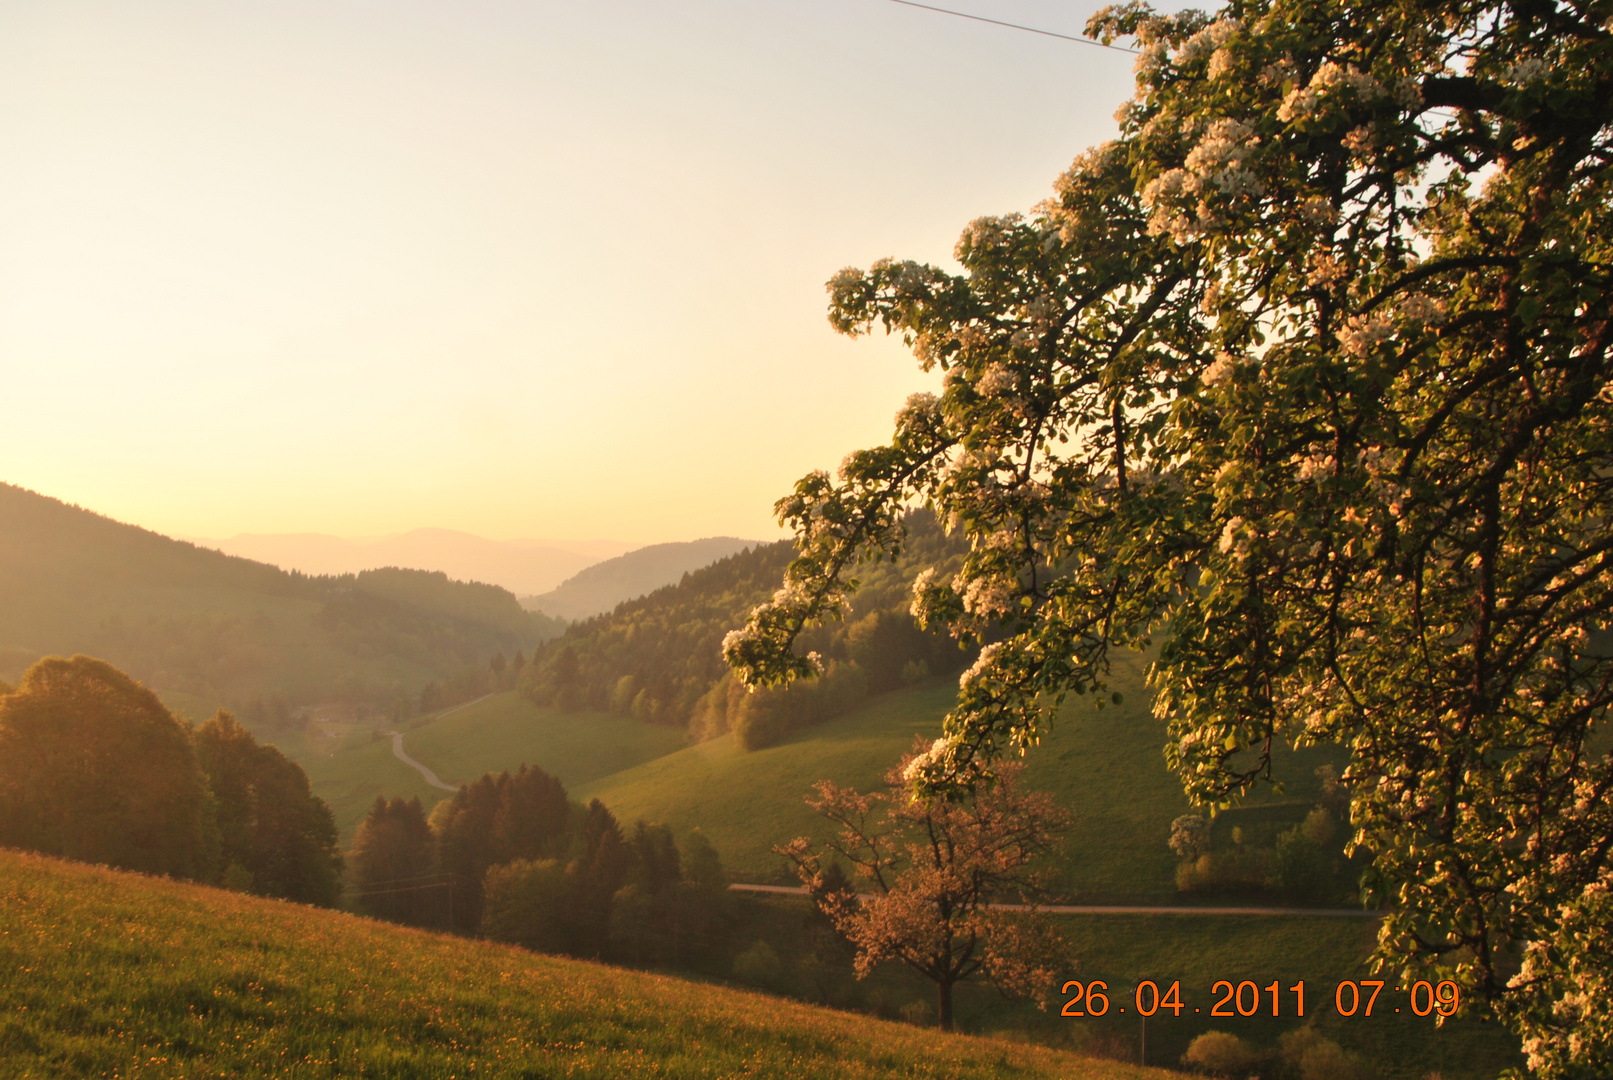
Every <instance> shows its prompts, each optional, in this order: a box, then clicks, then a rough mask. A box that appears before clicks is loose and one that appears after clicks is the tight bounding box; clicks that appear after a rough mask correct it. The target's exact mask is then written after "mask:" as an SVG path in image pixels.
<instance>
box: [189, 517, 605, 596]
mask: <svg viewBox="0 0 1613 1080" xmlns="http://www.w3.org/2000/svg"><path fill="white" fill-rule="evenodd" d="M191 539H193V541H194V542H195V543H196V544H198V545H200V546H203V547H210V548H216V549H217V550H219V551H222V552H224V553H225V554H228V555H239V556H242V557H244V558H248V559H252V560H254V561H256V562H263V563H269V564H271V565H273V566H278V567H280V568H282V569H284V570H296V571H299V572H301V573H304V574H313V575H320V574H356V573H358V572H360V571H363V570H376V569H380V568H381V567H386V566H397V567H403V568H406V569H410V570H441V571H442V572H443V573H445V574H447V575H448V576H449V577H451V578H453V579H455V580H457V581H482V582H486V583H488V584H490V585H498V586H500V587H501V588H505V589H508V590H509V591H510V592H512V593H514V594H515V595H516V596H525V595H529V594H532V593H541V592H545V591H547V590H550V589H553V588H555V587H556V586H557V585H559V584H560V583H561V582H563V581H565V580H566V579H567V578H569V577H571V576H572V575H574V574H576V573H577V572H578V571H580V570H582V569H583V568H584V567H587V566H591V565H593V564H595V563H597V562H599V560H601V559H608V558H610V557H612V556H615V555H620V554H622V553H623V552H625V551H627V550H629V549H630V548H631V547H632V545H631V544H627V543H623V542H621V541H617V540H585V541H564V540H488V539H486V538H485V537H481V536H475V535H473V534H471V533H466V532H459V531H457V530H454V529H413V530H411V531H409V532H406V533H399V534H397V535H394V536H383V537H380V538H378V539H370V540H350V539H344V538H342V537H339V536H328V535H325V534H323V533H241V534H238V535H236V536H231V537H228V538H226V539H223V540H206V539H200V538H191Z"/></svg>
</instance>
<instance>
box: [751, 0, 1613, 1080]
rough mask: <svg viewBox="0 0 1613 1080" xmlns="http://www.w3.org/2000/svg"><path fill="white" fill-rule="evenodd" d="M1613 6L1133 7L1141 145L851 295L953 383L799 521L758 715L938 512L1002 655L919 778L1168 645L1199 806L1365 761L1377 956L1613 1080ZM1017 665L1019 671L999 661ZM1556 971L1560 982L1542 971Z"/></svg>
mask: <svg viewBox="0 0 1613 1080" xmlns="http://www.w3.org/2000/svg"><path fill="white" fill-rule="evenodd" d="M1610 15H1613V7H1610V6H1609V4H1608V3H1607V2H1606V0H1596V2H1581V0H1543V2H1535V0H1529V2H1509V3H1501V2H1496V0H1472V2H1457V0H1426V2H1421V3H1413V2H1411V0H1362V2H1358V3H1352V4H1348V5H1316V4H1310V3H1301V2H1297V0H1233V2H1231V3H1229V4H1228V5H1227V6H1226V7H1225V8H1224V9H1222V12H1221V14H1220V17H1218V18H1214V19H1212V18H1211V17H1210V16H1207V15H1204V14H1201V13H1197V12H1191V11H1189V12H1184V13H1180V14H1176V15H1170V16H1164V15H1158V14H1156V13H1154V12H1152V11H1151V10H1150V9H1148V8H1147V7H1146V6H1143V5H1140V4H1131V5H1126V6H1123V7H1117V8H1111V9H1108V10H1106V11H1104V12H1102V13H1100V14H1099V15H1098V16H1096V17H1095V18H1094V20H1093V21H1092V23H1091V24H1090V26H1089V31H1090V32H1091V33H1093V34H1094V35H1096V36H1099V37H1101V38H1102V39H1104V40H1106V41H1107V40H1113V39H1115V38H1117V37H1125V36H1129V37H1130V38H1133V39H1134V40H1136V41H1137V42H1138V43H1139V44H1140V46H1141V48H1142V52H1141V55H1140V57H1139V64H1138V70H1137V84H1136V85H1137V89H1136V94H1135V96H1134V97H1133V98H1132V100H1131V101H1129V102H1128V103H1127V104H1126V105H1125V106H1123V107H1122V109H1121V112H1120V114H1119V117H1118V118H1119V121H1120V125H1121V134H1120V137H1119V139H1118V140H1117V141H1114V142H1111V143H1108V144H1106V145H1104V146H1100V147H1098V148H1096V149H1094V150H1091V151H1090V152H1088V153H1086V154H1085V155H1083V156H1082V157H1080V158H1079V159H1078V160H1077V161H1076V162H1075V164H1074V166H1073V167H1072V168H1071V169H1070V170H1069V171H1068V172H1067V173H1066V174H1065V175H1064V176H1063V177H1062V178H1060V180H1059V181H1058V183H1057V185H1056V189H1055V193H1054V195H1053V197H1052V198H1050V199H1049V200H1048V201H1047V202H1045V203H1044V204H1043V205H1041V206H1040V207H1038V208H1037V210H1036V211H1035V212H1034V213H1033V214H1032V215H1030V216H1029V217H1020V216H1010V217H1006V218H990V219H982V220H980V221H976V222H975V223H974V224H972V225H970V226H969V228H968V229H967V230H965V232H964V234H963V236H962V238H961V239H960V240H959V242H958V246H957V258H958V261H959V262H960V263H961V264H962V267H963V271H962V273H961V274H950V273H947V272H944V271H942V270H939V269H936V268H933V267H929V266H924V265H919V264H915V263H911V262H893V261H884V262H879V263H876V264H874V265H873V266H872V267H870V268H869V269H867V270H855V269H849V270H845V271H842V272H841V273H839V274H837V275H836V276H835V277H834V279H833V280H832V281H831V282H830V292H831V297H832V300H831V309H830V311H831V313H830V319H831V322H832V323H833V324H834V325H835V327H836V328H837V329H839V330H841V331H842V332H845V333H848V334H857V333H863V332H866V331H868V330H870V329H871V328H872V327H873V326H874V325H875V324H876V323H877V324H880V325H882V326H883V327H884V328H885V329H886V330H887V331H894V332H897V333H900V334H902V335H903V336H904V337H905V338H906V340H907V341H908V342H909V343H910V344H911V345H912V347H913V349H914V352H915V355H916V356H917V358H918V360H919V362H920V364H921V366H923V367H924V368H926V369H931V368H935V367H939V368H941V369H942V370H944V372H945V381H944V389H943V391H942V393H941V394H940V395H939V396H932V395H917V396H915V397H913V398H912V399H911V400H910V401H909V402H908V404H907V406H906V408H904V409H903V410H902V412H901V413H900V414H899V415H898V416H897V419H896V430H895V434H894V437H893V438H892V440H891V442H890V444H889V445H887V446H883V447H879V448H876V449H872V450H864V451H860V452H858V453H854V454H852V455H850V456H849V457H848V458H847V459H846V460H845V462H844V463H843V464H842V465H841V467H840V471H839V474H838V476H837V477H833V478H832V477H830V476H829V475H827V474H825V473H813V474H811V475H809V476H807V477H805V478H804V479H802V480H801V481H800V482H799V483H798V484H797V485H796V488H795V491H794V493H793V494H791V495H790V496H789V497H787V498H785V499H783V500H781V501H780V503H779V504H778V512H779V516H780V519H781V521H783V522H785V523H786V524H788V525H789V526H791V527H793V528H794V529H795V531H796V534H797V537H798V542H799V545H800V554H799V557H798V559H797V560H796V561H795V563H794V564H793V565H792V566H791V567H790V568H789V570H788V572H787V574H786V578H785V583H784V587H783V588H782V589H781V590H780V591H779V593H778V594H777V595H776V596H775V597H774V599H773V600H772V601H771V602H770V603H768V604H765V605H763V606H762V607H761V608H759V609H757V611H756V612H755V613H754V614H753V615H752V617H751V619H750V620H749V622H748V624H747V625H746V627H745V628H744V629H743V630H741V631H737V632H735V633H734V634H732V635H730V637H729V639H728V640H727V641H726V642H725V646H724V648H725V655H726V656H727V658H728V660H729V662H730V663H731V664H732V665H734V667H735V668H736V669H737V670H738V671H739V672H740V673H741V676H742V677H743V678H744V679H745V680H747V681H748V682H750V683H752V684H766V683H777V682H784V681H788V680H791V679H793V678H797V677H801V676H806V675H810V674H811V673H812V670H813V663H812V660H811V658H809V657H803V656H799V655H797V653H796V652H795V650H794V649H793V647H792V646H793V642H794V640H795V638H796V636H797V634H798V633H799V632H800V631H801V630H802V629H803V628H804V627H805V626H808V625H810V624H812V623H814V622H816V621H820V620H823V619H826V618H832V617H834V616H835V615H836V614H837V613H839V612H840V611H842V610H843V609H844V606H845V603H846V598H847V596H848V595H849V590H850V589H852V588H854V587H855V580H854V578H853V577H852V574H853V573H854V571H855V567H856V566H857V564H858V563H859V561H861V560H865V559H869V558H878V557H883V556H885V555H888V554H889V553H891V552H893V551H895V550H897V549H898V548H900V546H901V544H902V538H903V528H902V517H903V513H904V510H905V509H906V508H907V507H909V506H912V505H915V504H918V503H927V504H930V505H933V506H935V507H936V508H937V510H938V511H939V512H940V513H941V514H942V515H943V517H944V518H945V519H946V520H948V521H949V522H950V524H951V526H952V528H953V529H955V530H961V531H962V532H963V533H964V534H965V535H966V536H967V537H968V539H969V540H970V542H971V545H972V552H971V554H970V555H969V557H968V559H967V561H966V563H965V565H964V568H963V570H962V572H960V573H958V574H956V575H955V576H952V577H950V578H946V579H942V578H940V577H937V576H934V575H932V576H929V577H927V578H923V579H921V581H920V582H919V585H918V587H917V588H916V591H915V596H914V611H915V613H916V614H917V615H918V617H919V618H920V619H921V621H923V622H925V623H926V624H928V625H931V626H945V627H948V628H949V629H950V630H951V631H952V632H953V633H955V634H956V635H958V636H959V637H960V638H962V639H964V640H965V641H971V640H972V641H975V642H980V641H986V640H989V641H990V643H989V644H987V645H986V646H985V647H984V648H983V649H982V650H981V652H980V658H979V661H978V662H977V663H976V664H975V665H974V666H973V667H972V668H971V669H970V670H969V671H967V672H966V673H965V674H964V676H963V678H962V680H961V685H960V692H959V697H958V701H957V704H956V706H955V708H954V709H953V710H952V712H951V713H950V715H949V716H948V719H947V726H946V732H947V736H946V743H945V745H944V747H943V748H942V750H941V751H940V752H938V753H937V754H936V755H935V759H934V760H933V761H932V762H931V763H930V764H929V765H928V766H926V767H925V768H924V769H923V770H922V775H921V777H920V778H919V779H920V782H921V783H923V784H927V785H931V786H941V787H946V786H957V785H962V786H968V785H970V784H972V783H973V782H975V781H976V780H977V779H979V778H980V777H981V776H983V775H985V774H987V773H989V771H990V770H991V768H992V761H993V760H994V758H995V757H996V756H997V755H998V754H999V753H1001V752H1002V751H1004V750H1006V749H1012V748H1024V747H1027V746H1029V745H1031V744H1032V743H1034V741H1035V740H1036V736H1037V733H1038V731H1040V730H1041V728H1042V726H1043V725H1044V724H1045V723H1046V722H1047V719H1048V717H1049V716H1050V715H1051V713H1052V710H1053V709H1054V708H1056V707H1057V705H1058V704H1059V702H1060V701H1061V700H1062V699H1063V698H1064V697H1065V695H1066V694H1067V693H1069V692H1072V691H1073V692H1076V693H1086V692H1092V691H1102V690H1103V689H1104V684H1105V672H1106V670H1107V667H1106V662H1107V657H1108V655H1109V653H1110V650H1112V649H1115V648H1129V647H1140V646H1143V645H1144V644H1145V643H1149V642H1154V643H1156V644H1157V645H1158V646H1159V649H1160V652H1159V658H1158V661H1157V662H1156V663H1155V665H1154V667H1153V669H1152V680H1153V684H1154V686H1155V687H1156V688H1157V694H1156V698H1155V708H1156V710H1157V711H1158V712H1159V714H1160V715H1161V716H1162V717H1164V718H1165V719H1166V720H1168V722H1169V744H1168V746H1167V747H1166V752H1167V756H1168V759H1169V761H1170V763H1171V764H1172V766H1173V767H1174V768H1175V769H1176V770H1177V772H1178V773H1179V774H1180V776H1181V778H1182V780H1183V782H1184V784H1185V786H1186V788H1187V790H1188V792H1189V794H1190V795H1191V796H1192V797H1193V798H1194V799H1195V800H1197V801H1198V802H1200V803H1202V804H1208V805H1211V806H1216V805H1224V804H1226V803H1227V802H1229V801H1230V800H1232V799H1234V798H1237V797H1239V796H1240V795H1241V794H1243V793H1245V792H1247V791H1248V790H1249V789H1250V788H1251V786H1252V785H1254V784H1257V783H1261V782H1265V781H1268V780H1272V779H1273V777H1272V776H1271V762H1272V755H1271V750H1272V748H1273V747H1274V746H1275V745H1277V744H1278V743H1279V742H1290V743H1301V744H1303V743H1316V742H1330V743H1337V744H1342V745H1343V746H1345V747H1347V748H1348V749H1349V751H1350V765H1349V769H1348V772H1347V773H1346V774H1345V776H1344V777H1343V779H1344V781H1345V782H1346V784H1347V786H1348V790H1349V791H1350V793H1351V808H1350V813H1351V824H1352V828H1353V838H1352V844H1353V845H1354V846H1355V848H1356V849H1358V850H1365V851H1367V852H1369V853H1370V854H1371V856H1372V869H1371V871H1370V873H1369V876H1368V878H1367V880H1366V884H1367V886H1368V888H1369V892H1370V893H1371V895H1372V896H1374V897H1376V898H1377V899H1378V900H1380V901H1382V902H1383V903H1384V904H1385V905H1386V907H1387V912H1388V913H1387V917H1386V919H1385V921H1384V923H1383V929H1382V934H1381V937H1380V940H1379V944H1378V950H1377V958H1378V959H1379V960H1380V961H1381V962H1382V963H1383V964H1385V965H1388V966H1392V967H1397V968H1399V967H1405V968H1419V969H1421V968H1432V969H1437V970H1439V971H1441V972H1442V973H1445V974H1449V975H1451V976H1453V977H1456V978H1458V979H1460V980H1461V981H1462V982H1463V983H1464V984H1465V985H1466V986H1467V987H1468V988H1469V991H1470V993H1469V997H1470V999H1472V1000H1476V1001H1477V1002H1479V1003H1480V1004H1481V1006H1482V1007H1484V1008H1487V1009H1489V1010H1491V1011H1493V1012H1495V1013H1496V1014H1498V1015H1499V1016H1501V1017H1502V1018H1503V1019H1505V1020H1506V1021H1508V1022H1509V1023H1510V1024H1512V1025H1513V1027H1514V1028H1515V1030H1517V1031H1518V1032H1519V1034H1520V1036H1521V1038H1522V1040H1523V1044H1524V1048H1525V1050H1526V1052H1527V1053H1528V1059H1529V1064H1530V1067H1531V1069H1533V1070H1535V1071H1537V1072H1539V1073H1540V1074H1541V1075H1545V1076H1550V1077H1573V1076H1582V1075H1586V1076H1588V1075H1605V1074H1606V1073H1607V1072H1608V1071H1609V1070H1610V1069H1613V1009H1609V1008H1608V1007H1607V1005H1606V1003H1607V1001H1608V1000H1609V995H1610V994H1613V949H1608V948H1607V942H1608V941H1609V940H1610V939H1613V892H1610V886H1613V758H1610V756H1609V754H1608V743H1609V735H1608V723H1609V714H1608V710H1609V705H1610V703H1613V636H1610V634H1609V629H1610V626H1609V624H1610V612H1613V529H1610V528H1609V524H1608V523H1609V521H1613V381H1610V377H1613V361H1610V356H1609V344H1610V339H1613V295H1610V289H1613V237H1610V234H1609V226H1608V222H1609V221H1610V220H1613V217H1610V211H1613V207H1610V205H1609V202H1610V200H1609V182H1610V179H1613V174H1610V156H1609V155H1610V146H1609V134H1610V128H1609V123H1610V120H1613V19H1610V18H1609V16H1610ZM988 635H989V637H988ZM1520 953H1521V964H1520V963H1518V962H1517V961H1515V960H1512V959H1509V957H1511V956H1514V955H1516V954H1520Z"/></svg>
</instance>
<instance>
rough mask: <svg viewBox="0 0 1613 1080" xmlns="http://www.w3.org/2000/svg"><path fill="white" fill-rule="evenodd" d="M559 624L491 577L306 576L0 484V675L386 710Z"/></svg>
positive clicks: (238, 701) (241, 700)
mask: <svg viewBox="0 0 1613 1080" xmlns="http://www.w3.org/2000/svg"><path fill="white" fill-rule="evenodd" d="M559 630H560V624H558V623H557V622H555V621H554V620H549V619H545V618H543V617H541V616H537V615H534V614H532V613H531V612H528V611H525V610H524V609H522V608H521V606H520V605H519V604H518V603H517V602H516V599H515V596H514V595H513V594H511V593H510V592H509V591H508V590H506V589H502V588H499V587H497V586H494V585H486V584H473V583H465V582H458V581H451V580H449V578H448V577H447V575H445V574H443V573H441V572H426V571H420V570H407V569H396V568H393V569H377V570H367V571H364V572H362V573H359V574H345V575H338V576H324V577H311V576H308V575H305V574H301V573H294V572H287V571H284V570H281V569H279V568H277V567H274V566H268V565H265V564H263V563H258V562H252V561H250V560H248V559H244V558H240V557H236V556H232V555H226V554H223V553H221V552H218V551H212V550H208V549H206V548H201V547H197V546H196V545H194V544H192V543H188V542H186V541H182V540H173V539H170V538H169V537H166V536H162V535H159V534H157V533H154V532H151V531H149V530H146V529H142V528H139V527H138V526H134V525H127V524H123V523H121V522H117V521H113V520H112V519H110V518H107V517H104V516H102V515H100V514H96V513H93V512H91V511H89V510H84V509H81V508H80V507H77V506H70V505H68V504H66V503H63V502H61V501H60V500H57V499H52V498H49V497H47V496H44V495H39V494H37V493H35V492H32V491H28V490H26V489H23V488H20V487H14V486H12V485H9V484H0V678H7V677H15V675H16V674H17V672H18V671H20V669H21V668H22V667H24V666H26V665H27V664H28V663H31V662H32V661H33V660H34V659H37V658H38V657H40V656H43V655H47V654H50V653H61V654H71V653H75V652H83V653H88V654H90V655H94V656H98V657H101V658H103V659H105V660H108V661H110V662H112V663H113V664H115V665H117V666H118V667H120V668H122V669H124V670H125V671H128V672H129V673H130V674H131V675H133V676H134V677H135V678H137V679H139V680H141V681H142V682H144V683H146V684H147V685H148V686H151V687H152V688H153V689H156V690H169V691H176V692H181V693H185V694H190V695H194V696H195V697H197V698H200V699H202V700H204V701H209V702H215V703H219V704H225V705H230V706H231V707H234V708H238V709H239V708H244V707H245V706H246V705H247V704H248V703H250V702H251V701H253V700H254V699H256V698H259V697H260V696H265V695H278V696H279V697H281V698H283V699H284V700H285V701H286V702H287V703H288V704H289V705H291V706H293V707H294V706H297V705H304V704H314V703H318V702H337V703H342V704H345V705H348V706H350V707H352V708H354V709H357V710H360V711H363V712H369V713H387V712H394V711H396V710H399V709H407V708H408V707H409V703H411V702H412V701H414V699H415V697H416V695H418V694H419V693H420V691H421V689H422V687H424V686H425V685H426V684H427V683H429V682H431V681H434V680H442V679H445V678H448V677H449V676H452V675H454V674H455V673H457V672H459V671H461V670H463V669H465V668H467V667H477V668H485V666H486V664H487V663H488V661H489V660H490V659H491V658H492V657H494V656H495V655H497V654H498V653H500V652H502V653H504V654H505V655H506V656H513V654H514V653H515V652H516V651H517V650H521V649H527V650H530V649H531V648H533V647H534V646H535V645H537V644H538V643H540V642H541V641H543V640H545V639H547V638H549V637H551V636H553V635H555V634H557V633H558V632H559ZM411 711H412V710H411ZM408 714H410V713H408V712H406V713H405V715H408Z"/></svg>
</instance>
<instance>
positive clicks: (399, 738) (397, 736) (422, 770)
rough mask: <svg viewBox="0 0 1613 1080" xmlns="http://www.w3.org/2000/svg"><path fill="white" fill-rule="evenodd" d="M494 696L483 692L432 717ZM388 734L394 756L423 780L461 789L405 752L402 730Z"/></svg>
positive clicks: (441, 786)
mask: <svg viewBox="0 0 1613 1080" xmlns="http://www.w3.org/2000/svg"><path fill="white" fill-rule="evenodd" d="M492 696H493V695H492V694H483V695H482V696H481V697H479V698H477V699H476V701H467V702H465V703H464V704H463V705H455V706H454V707H453V708H452V709H444V710H443V711H442V712H440V713H438V714H437V715H436V716H434V717H432V719H434V720H441V719H442V718H443V717H445V716H447V715H448V714H449V713H453V712H458V711H459V710H460V709H468V708H470V707H471V706H472V705H474V704H476V702H477V701H486V700H487V699H488V698H490V697H492ZM387 734H388V735H390V736H392V755H393V756H394V757H396V758H397V759H398V760H399V761H401V762H403V763H404V764H405V765H407V766H409V768H411V769H413V770H414V771H415V772H417V773H419V774H420V778H421V779H422V780H424V781H425V782H426V783H428V784H430V785H431V786H432V787H434V788H437V789H439V790H441V791H458V790H459V785H457V784H445V783H443V782H442V777H440V776H438V775H437V774H436V773H434V772H432V771H431V770H430V769H428V768H426V767H425V766H424V765H422V764H420V763H419V762H418V761H416V760H415V759H414V758H412V757H410V756H409V755H408V754H406V753H404V751H403V733H402V732H398V731H389V732H387Z"/></svg>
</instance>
